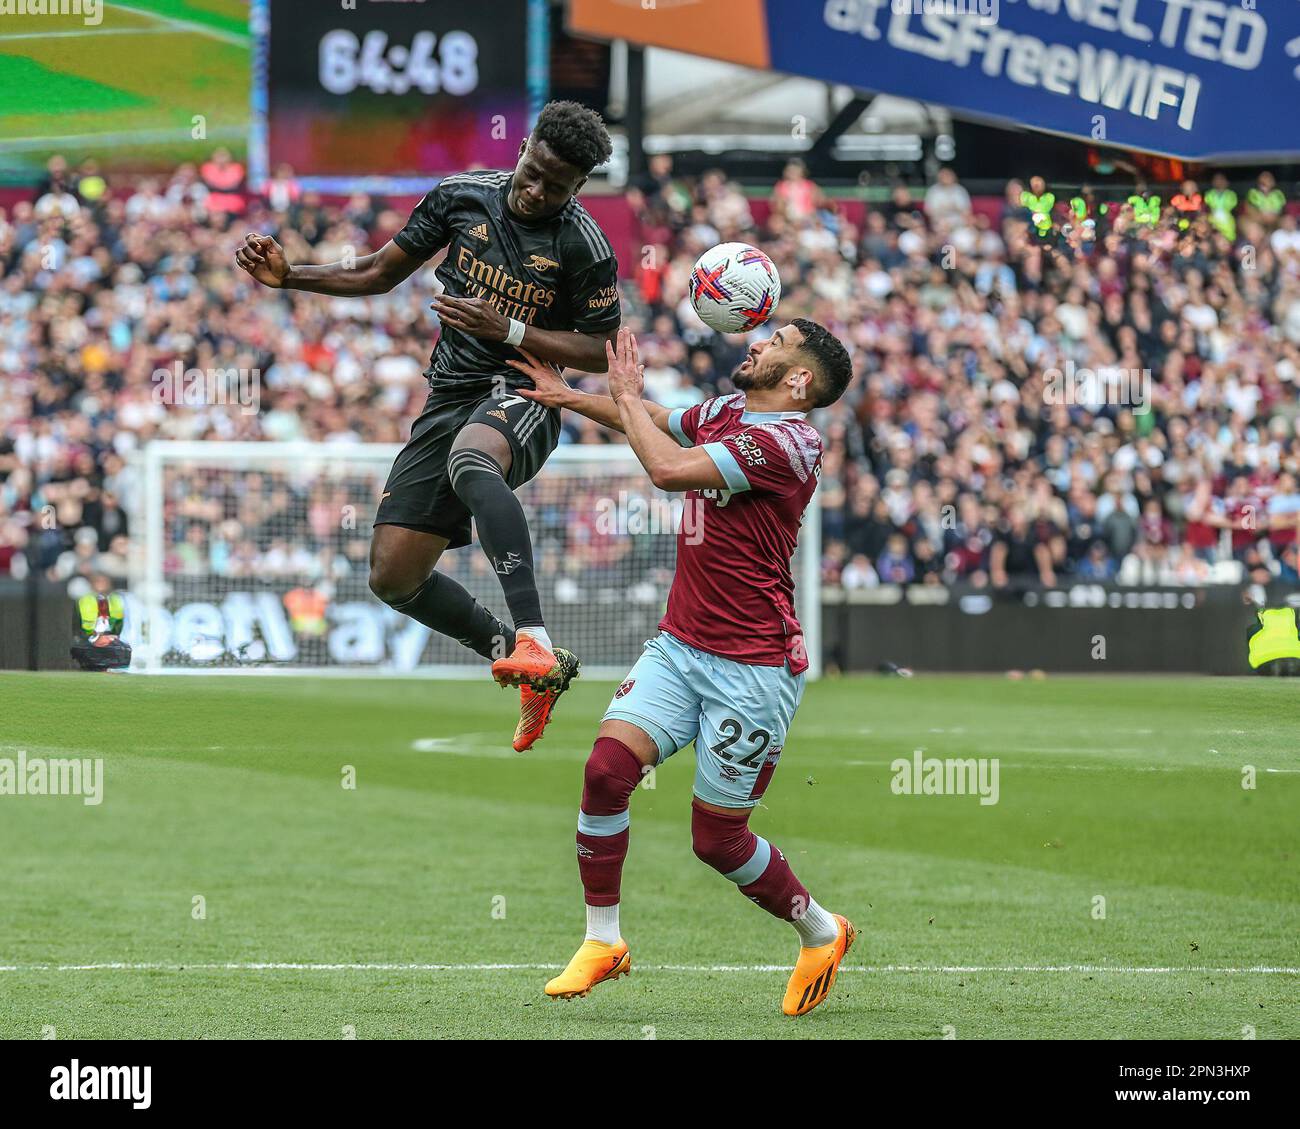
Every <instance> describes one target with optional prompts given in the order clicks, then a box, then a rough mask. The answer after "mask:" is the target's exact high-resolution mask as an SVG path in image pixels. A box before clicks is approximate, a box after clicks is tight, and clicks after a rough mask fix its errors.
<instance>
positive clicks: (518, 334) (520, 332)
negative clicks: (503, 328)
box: [506, 318, 526, 345]
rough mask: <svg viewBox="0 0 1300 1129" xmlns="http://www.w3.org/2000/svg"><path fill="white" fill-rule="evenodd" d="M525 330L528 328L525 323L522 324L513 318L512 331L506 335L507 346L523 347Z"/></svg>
mask: <svg viewBox="0 0 1300 1129" xmlns="http://www.w3.org/2000/svg"><path fill="white" fill-rule="evenodd" d="M525 328H526V327H525V326H524V323H523V322H521V321H516V320H515V319H514V318H511V319H510V330H509V332H508V333H507V334H506V344H507V345H522V344H523V343H524V329H525Z"/></svg>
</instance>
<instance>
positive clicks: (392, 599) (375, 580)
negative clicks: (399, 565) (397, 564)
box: [370, 565, 420, 604]
mask: <svg viewBox="0 0 1300 1129" xmlns="http://www.w3.org/2000/svg"><path fill="white" fill-rule="evenodd" d="M419 587H420V582H419V581H417V582H416V583H414V584H412V583H411V582H410V579H409V578H408V577H406V576H404V575H402V573H401V572H400V571H399V570H398V569H394V568H384V567H383V566H382V565H381V566H379V567H375V568H371V570H370V591H371V592H373V593H374V594H375V596H376V597H378V598H379V599H380V600H382V601H383V602H384V603H385V604H400V603H401V602H402V601H403V600H406V599H408V598H409V597H410V596H412V595H414V593H415V591H416V589H418V588H419Z"/></svg>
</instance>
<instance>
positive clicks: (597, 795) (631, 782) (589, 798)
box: [582, 737, 641, 815]
mask: <svg viewBox="0 0 1300 1129" xmlns="http://www.w3.org/2000/svg"><path fill="white" fill-rule="evenodd" d="M640 782H641V762H640V761H638V760H637V758H636V754H635V753H633V752H632V750H631V749H629V748H628V747H627V746H626V745H625V744H623V742H622V741H616V740H614V738H612V737H598V738H597V739H596V744H595V746H594V747H593V748H592V750H591V755H590V756H589V757H588V758H587V763H586V766H585V767H584V768H583V770H582V810H583V811H585V812H587V814H589V815H597V814H604V813H606V812H609V811H618V810H621V808H623V807H625V806H626V805H627V801H628V797H629V796H631V795H632V793H633V791H635V789H636V786H637V784H639V783H640Z"/></svg>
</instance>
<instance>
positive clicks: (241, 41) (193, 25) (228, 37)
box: [108, 0, 249, 47]
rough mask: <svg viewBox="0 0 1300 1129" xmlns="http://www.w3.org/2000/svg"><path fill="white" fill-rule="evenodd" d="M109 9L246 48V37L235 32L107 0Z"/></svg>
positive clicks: (247, 42) (118, 1)
mask: <svg viewBox="0 0 1300 1129" xmlns="http://www.w3.org/2000/svg"><path fill="white" fill-rule="evenodd" d="M108 6H109V7H110V8H121V9H122V11H124V12H130V13H131V14H132V15H136V16H143V17H144V18H145V19H149V20H156V21H158V22H159V23H161V24H165V25H166V26H167V27H168V28H170V29H171V30H172V31H184V32H190V33H191V34H193V35H203V36H206V37H207V38H209V39H219V40H221V42H222V43H233V44H234V45H235V46H236V47H248V46H249V41H248V37H247V36H245V35H239V34H238V33H237V32H233V31H225V30H223V29H221V28H218V27H211V26H209V25H208V24H205V23H199V22H198V21H197V20H185V19H180V18H179V17H176V16H163V15H159V14H158V13H157V12H151V11H149V9H147V8H137V7H136V6H135V5H134V4H123V3H120V0H108Z"/></svg>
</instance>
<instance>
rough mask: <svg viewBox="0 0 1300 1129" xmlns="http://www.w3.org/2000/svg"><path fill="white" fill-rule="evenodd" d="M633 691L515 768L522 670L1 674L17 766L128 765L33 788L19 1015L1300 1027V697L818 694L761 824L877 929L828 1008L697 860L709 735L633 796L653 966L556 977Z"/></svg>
mask: <svg viewBox="0 0 1300 1129" xmlns="http://www.w3.org/2000/svg"><path fill="white" fill-rule="evenodd" d="M611 689H612V687H611V686H610V685H609V684H600V683H585V684H584V683H581V682H580V683H578V684H577V686H576V687H575V689H574V691H573V692H572V693H571V695H570V696H569V697H568V698H566V700H565V701H564V702H563V705H562V710H561V713H560V716H559V718H558V720H557V721H556V722H555V724H554V726H553V728H552V731H551V733H550V734H549V735H548V736H547V738H546V740H545V741H544V742H542V743H541V744H540V745H539V746H538V747H537V748H536V750H534V751H533V752H532V753H530V754H527V755H524V756H517V755H515V754H514V753H513V752H511V751H510V749H509V745H508V739H509V734H510V731H511V729H512V727H513V715H512V697H511V696H509V695H508V694H506V693H504V692H501V691H498V690H497V689H496V688H495V687H493V686H491V685H490V684H489V685H484V684H480V683H465V682H432V681H419V680H404V681H402V680H392V681H385V680H379V679H346V680H345V679H323V678H321V679H317V678H304V679H297V678H256V677H221V676H204V677H183V678H152V679H150V678H137V677H130V676H94V675H73V674H68V675H57V674H54V675H26V674H10V675H5V676H3V677H0V718H3V727H2V729H0V757H16V755H17V750H19V749H23V750H26V752H27V755H28V756H40V755H48V756H52V755H57V754H63V753H66V752H67V751H68V750H75V751H78V752H80V753H81V754H82V755H90V756H98V757H102V758H103V760H104V764H105V774H106V776H105V787H104V797H103V802H102V804H100V805H99V806H86V805H85V804H83V803H82V801H81V800H80V799H79V798H76V797H44V796H42V797H36V796H22V797H20V796H0V857H3V859H4V866H3V872H2V873H3V879H0V905H3V907H4V911H3V913H0V1035H3V1036H5V1037H9V1038H40V1037H41V1036H42V1034H43V1033H44V1034H47V1035H48V1034H49V1033H50V1031H49V1029H51V1028H52V1029H53V1033H54V1034H55V1035H57V1037H59V1038H75V1037H105V1036H119V1037H120V1036H127V1037H164V1036H167V1037H207V1038H214V1037H269V1036H288V1037H311V1038H341V1037H344V1035H345V1034H347V1033H355V1035H356V1037H357V1038H396V1037H433V1038H437V1037H452V1036H486V1037H560V1038H583V1037H601V1038H627V1039H642V1038H648V1037H655V1038H660V1039H666V1038H679V1037H715V1038H717V1037H732V1036H735V1037H753V1038H767V1039H771V1038H799V1037H804V1038H807V1037H816V1038H831V1037H869V1038H936V1039H937V1038H942V1037H944V1036H945V1034H946V1035H947V1036H949V1037H956V1038H959V1039H967V1038H981V1037H1007V1038H1069V1037H1073V1038H1079V1037H1083V1038H1103V1039H1104V1038H1116V1037H1138V1038H1211V1039H1239V1038H1242V1037H1243V1036H1248V1035H1249V1034H1251V1033H1254V1034H1255V1035H1256V1036H1257V1037H1258V1038H1295V1037H1297V1036H1300V1009H1297V1008H1296V999H1297V989H1298V988H1300V978H1298V977H1297V975H1296V971H1295V969H1296V966H1297V965H1300V953H1298V952H1297V937H1300V908H1298V903H1300V898H1298V897H1297V894H1298V882H1297V875H1298V874H1300V868H1298V866H1297V854H1296V851H1297V843H1296V831H1297V811H1298V810H1300V775H1297V773H1300V753H1298V751H1297V741H1296V737H1297V733H1300V724H1297V722H1298V721H1300V709H1298V708H1297V702H1296V695H1297V687H1295V686H1294V685H1290V684H1288V683H1287V682H1285V681H1283V682H1273V681H1269V682H1265V681H1262V680H1261V681H1258V682H1256V681H1250V680H1244V679H1220V680H1209V679H1153V678H1092V679H1080V678H1075V679H1068V678H1050V679H1048V680H1046V681H1041V682H1030V681H1025V682H1009V681H1005V680H1001V679H986V678H943V677H918V678H916V679H915V680H912V681H904V680H883V679H882V680H876V679H870V680H867V679H844V680H837V681H825V682H822V683H819V684H816V685H813V686H811V687H810V688H809V691H808V694H807V696H806V698H805V701H804V704H803V707H802V709H801V711H800V714H799V716H798V718H797V719H796V722H795V727H794V731H793V733H792V735H791V739H790V741H789V742H788V744H787V746H786V750H785V754H784V757H783V759H782V762H781V766H780V768H779V769H778V771H777V774H776V777H775V779H774V782H773V784H772V787H771V789H770V791H769V793H768V796H767V798H766V800H765V803H764V806H763V807H762V808H761V809H760V810H759V811H758V813H757V814H756V816H755V818H754V821H753V826H754V827H755V830H757V831H758V832H759V833H760V834H762V835H765V836H766V837H768V838H770V839H771V840H772V841H773V842H775V843H776V844H777V845H779V846H780V847H781V848H782V849H783V850H784V852H785V853H786V855H787V857H788V858H789V859H790V860H791V862H792V863H793V865H794V867H795V869H796V871H797V872H798V873H799V875H800V877H801V878H802V879H803V880H804V882H805V883H806V884H807V885H808V886H809V888H810V889H811V890H812V892H813V894H814V895H815V896H816V897H817V898H818V900H819V901H822V902H823V903H824V904H826V905H827V906H828V907H829V908H831V909H834V910H836V911H839V912H843V913H846V914H847V915H849V916H850V917H851V918H853V919H854V920H855V921H856V922H857V924H858V926H859V927H860V929H861V938H860V940H859V943H858V945H857V947H855V949H854V951H853V952H852V953H851V955H850V958H849V960H848V962H847V963H846V966H845V971H844V972H843V973H842V974H841V976H840V979H839V981H838V983H837V985H836V987H835V990H834V992H833V993H832V996H831V998H830V1000H829V1002H828V1003H826V1004H824V1005H823V1006H822V1007H821V1008H819V1009H818V1010H817V1011H815V1012H813V1013H812V1014H811V1015H810V1016H808V1017H805V1018H803V1019H799V1020H788V1019H786V1018H784V1017H783V1016H782V1015H781V1014H780V1010H779V1005H780V996H781V992H782V989H783V986H784V983H785V975H786V974H785V971H784V969H785V968H786V967H787V966H788V965H789V964H790V963H791V961H792V960H793V957H794V953H795V940H794V935H793V932H792V931H791V930H790V929H789V927H788V926H786V925H784V924H783V923H780V922H777V921H774V920H773V919H771V918H769V917H768V916H767V915H766V914H764V913H763V912H762V911H761V910H759V909H758V908H757V907H756V906H754V905H751V904H750V903H749V902H747V901H746V900H745V899H744V898H742V897H741V896H739V895H738V894H737V893H735V891H734V889H733V888H732V887H731V886H730V885H729V884H728V883H727V882H726V881H725V880H724V879H722V878H721V877H719V876H718V875H717V874H715V873H713V872H712V871H711V870H708V869H707V868H706V867H704V866H703V865H702V864H701V863H699V862H698V861H697V860H696V859H695V857H694V856H693V854H692V852H691V847H690V841H689V807H688V804H689V797H690V782H691V777H692V773H693V763H692V760H693V754H692V753H691V752H690V751H689V750H687V751H685V752H683V753H681V754H679V756H678V758H677V759H676V760H675V761H674V762H670V763H669V764H668V765H667V766H665V767H663V768H661V769H660V770H659V771H658V773H657V774H656V779H655V788H654V789H653V790H641V791H638V793H637V794H636V795H635V797H634V799H633V807H632V850H631V855H630V857H629V861H628V865H627V869H626V872H625V874H624V882H623V896H624V901H623V925H624V934H625V936H626V937H627V939H628V941H629V943H630V945H631V948H632V959H633V973H632V976H631V977H629V978H627V979H623V980H619V981H618V982H616V983H613V984H608V985H603V986H601V987H599V988H597V989H596V990H595V991H594V992H593V993H592V995H591V996H590V997H589V998H587V999H585V1000H577V1001H572V1002H552V1001H549V1000H547V999H546V998H545V997H544V996H543V995H542V992H541V988H542V984H543V983H544V981H545V980H546V978H547V976H548V975H549V974H550V973H549V971H548V970H549V969H551V968H555V967H558V966H560V965H562V964H563V963H564V961H566V960H567V959H568V957H569V955H570V953H571V952H572V950H573V948H574V947H575V946H576V944H577V943H578V941H579V940H580V939H581V924H582V907H581V893H580V887H579V884H578V877H577V868H576V865H575V861H574V852H573V832H574V818H575V813H576V810H577V806H578V796H579V789H580V781H581V769H582V762H583V760H584V758H585V756H586V753H587V751H588V749H589V748H590V743H591V739H592V736H593V734H594V732H595V727H596V721H597V718H598V717H599V715H600V712H601V711H602V710H603V708H604V706H605V704H606V702H607V701H608V698H609V695H610V692H611ZM916 748H924V749H925V750H926V755H929V756H937V757H997V758H999V764H1000V781H999V783H1000V796H999V800H998V803H997V804H995V805H990V806H982V805H980V804H979V803H978V801H977V799H975V798H973V797H970V796H908V795H896V794H894V792H893V791H892V790H891V787H890V782H891V777H892V773H891V771H890V767H889V764H890V762H891V761H892V760H894V758H896V757H910V756H911V755H912V751H913V750H914V749H916ZM345 766H353V767H354V769H355V773H356V787H355V789H347V788H344V787H343V786H342V781H343V774H344V770H345ZM1244 766H1253V767H1254V769H1255V772H1256V779H1255V784H1256V786H1255V787H1254V788H1253V789H1252V788H1243V787H1242V780H1243V767H1244ZM1098 897H1101V898H1104V899H1105V903H1104V904H1105V916H1104V919H1103V918H1100V917H1099V916H1098V915H1097V911H1096V910H1095V908H1094V907H1095V906H1097V905H1100V904H1101V903H1098V902H1096V901H1095V899H1096V898H1098ZM196 898H202V899H203V902H202V903H201V904H202V906H203V912H202V913H199V912H197V911H196V910H195V908H194V907H195V905H196V903H195V899H196ZM114 965H116V966H120V967H110V966H114ZM258 965H272V966H280V967H257V966H258ZM287 965H297V966H306V967H282V966H287ZM86 966H90V967H86ZM330 966H332V967H330ZM421 966H423V967H421ZM428 966H454V967H450V968H438V967H428ZM484 966H488V967H484ZM491 966H504V967H491ZM1288 970H1289V971H1288Z"/></svg>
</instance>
